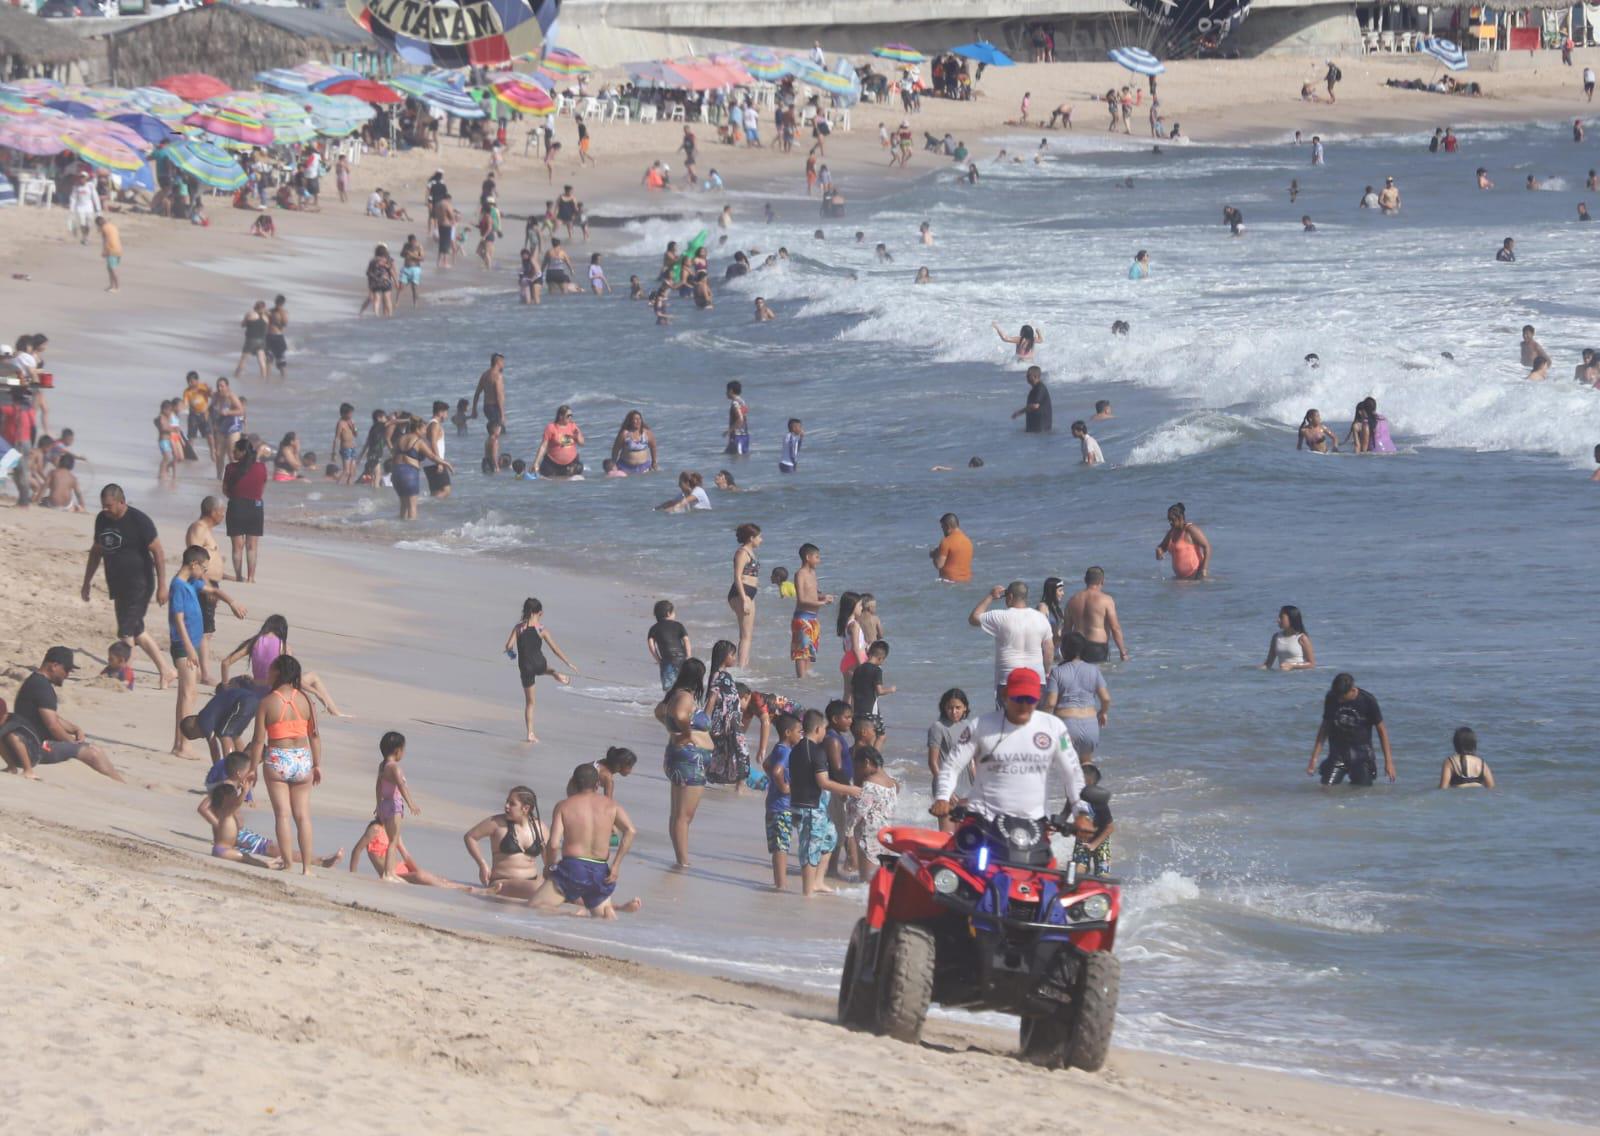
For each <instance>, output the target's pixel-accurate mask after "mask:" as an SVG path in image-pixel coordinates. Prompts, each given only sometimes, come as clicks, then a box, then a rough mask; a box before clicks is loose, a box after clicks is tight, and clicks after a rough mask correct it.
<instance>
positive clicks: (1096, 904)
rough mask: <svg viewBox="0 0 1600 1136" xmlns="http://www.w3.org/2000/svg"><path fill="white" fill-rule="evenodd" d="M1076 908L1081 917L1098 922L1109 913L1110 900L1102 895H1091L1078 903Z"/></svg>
mask: <svg viewBox="0 0 1600 1136" xmlns="http://www.w3.org/2000/svg"><path fill="white" fill-rule="evenodd" d="M1078 910H1079V911H1081V912H1082V913H1083V918H1084V919H1088V920H1090V921H1091V922H1095V923H1098V922H1100V920H1102V919H1104V918H1105V917H1106V916H1107V915H1110V914H1111V900H1109V899H1107V898H1106V897H1105V896H1104V895H1091V896H1090V897H1089V898H1088V899H1086V900H1084V901H1083V902H1082V903H1080V904H1078Z"/></svg>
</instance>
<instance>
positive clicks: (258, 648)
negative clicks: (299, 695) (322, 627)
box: [222, 615, 344, 718]
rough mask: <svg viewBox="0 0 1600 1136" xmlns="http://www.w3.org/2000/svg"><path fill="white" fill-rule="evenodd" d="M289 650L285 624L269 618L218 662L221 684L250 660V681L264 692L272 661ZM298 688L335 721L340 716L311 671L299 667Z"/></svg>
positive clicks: (277, 618)
mask: <svg viewBox="0 0 1600 1136" xmlns="http://www.w3.org/2000/svg"><path fill="white" fill-rule="evenodd" d="M293 654H294V652H293V651H291V650H290V649H289V621H288V620H287V619H285V618H284V617H283V616H281V615H269V616H267V618H266V619H265V620H263V621H262V623H261V630H260V631H257V632H256V633H255V634H254V635H252V636H250V638H248V639H246V640H245V641H244V642H243V643H240V644H239V645H238V646H237V647H235V648H234V649H233V653H232V654H231V655H229V656H228V657H227V658H225V659H223V660H222V681H223V683H224V684H226V683H227V681H228V668H229V667H231V666H232V665H233V664H234V663H237V662H239V661H240V660H241V659H246V658H248V659H249V660H250V680H251V682H252V683H253V684H254V685H255V686H256V687H257V688H258V689H259V690H260V691H261V692H262V693H265V692H266V691H267V690H268V689H269V688H268V686H267V676H268V673H269V671H270V669H271V667H272V663H273V660H275V659H276V658H277V657H278V656H279V655H293ZM300 688H301V689H302V690H304V691H305V692H306V693H307V694H309V695H311V697H313V698H315V699H316V700H317V701H318V702H320V703H322V708H323V709H324V710H326V711H327V712H328V713H330V714H332V715H333V716H334V717H335V718H342V717H344V715H343V714H341V713H340V712H339V707H338V706H336V705H334V701H333V695H331V694H329V693H328V688H327V687H326V686H324V685H323V682H322V680H321V679H320V678H318V677H317V676H316V675H315V674H313V673H312V672H311V671H308V670H305V669H304V665H303V664H302V667H301V671H300Z"/></svg>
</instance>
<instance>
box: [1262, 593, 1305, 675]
mask: <svg viewBox="0 0 1600 1136" xmlns="http://www.w3.org/2000/svg"><path fill="white" fill-rule="evenodd" d="M1274 665H1276V666H1277V668H1278V669H1279V670H1280V671H1306V670H1310V669H1312V668H1313V667H1315V666H1316V665H1317V653H1316V651H1315V650H1313V649H1312V647H1311V636H1309V635H1307V634H1306V625H1305V620H1304V619H1302V618H1301V616H1300V609H1299V608H1297V607H1295V606H1294V605H1293V604H1285V605H1284V606H1283V607H1280V608H1279V609H1278V629H1277V630H1276V631H1274V632H1273V633H1272V639H1271V641H1269V642H1268V643H1267V661H1266V662H1264V663H1262V664H1261V669H1262V670H1264V671H1270V670H1271V669H1272V668H1273V666H1274Z"/></svg>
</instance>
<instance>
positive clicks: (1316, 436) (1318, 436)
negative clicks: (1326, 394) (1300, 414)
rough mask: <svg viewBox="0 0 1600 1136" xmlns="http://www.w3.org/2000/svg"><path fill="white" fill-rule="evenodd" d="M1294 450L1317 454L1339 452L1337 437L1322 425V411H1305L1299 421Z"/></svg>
mask: <svg viewBox="0 0 1600 1136" xmlns="http://www.w3.org/2000/svg"><path fill="white" fill-rule="evenodd" d="M1294 448H1295V449H1297V450H1298V449H1307V450H1311V451H1313V452H1315V453H1319V454H1327V453H1335V454H1336V453H1338V452H1339V442H1338V437H1337V435H1335V434H1334V432H1333V431H1332V430H1330V429H1328V428H1327V427H1326V426H1324V425H1323V424H1322V411H1320V410H1316V409H1312V410H1308V411H1306V416H1305V417H1304V418H1302V419H1301V420H1300V435H1299V437H1298V438H1296V439H1295V443H1294Z"/></svg>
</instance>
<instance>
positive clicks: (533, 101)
mask: <svg viewBox="0 0 1600 1136" xmlns="http://www.w3.org/2000/svg"><path fill="white" fill-rule="evenodd" d="M489 89H490V90H491V91H492V92H493V93H494V97H495V99H496V101H498V102H499V103H500V104H502V105H503V106H506V107H509V108H510V109H512V110H514V111H517V112H519V113H521V114H535V115H546V114H554V113H555V111H556V102H555V100H554V99H552V98H551V97H550V92H549V91H546V90H545V89H544V88H543V87H541V86H540V85H539V84H537V83H532V82H528V81H527V79H526V78H525V77H523V76H520V75H505V76H502V77H500V78H498V79H496V80H495V81H494V82H493V83H490V84H489Z"/></svg>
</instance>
